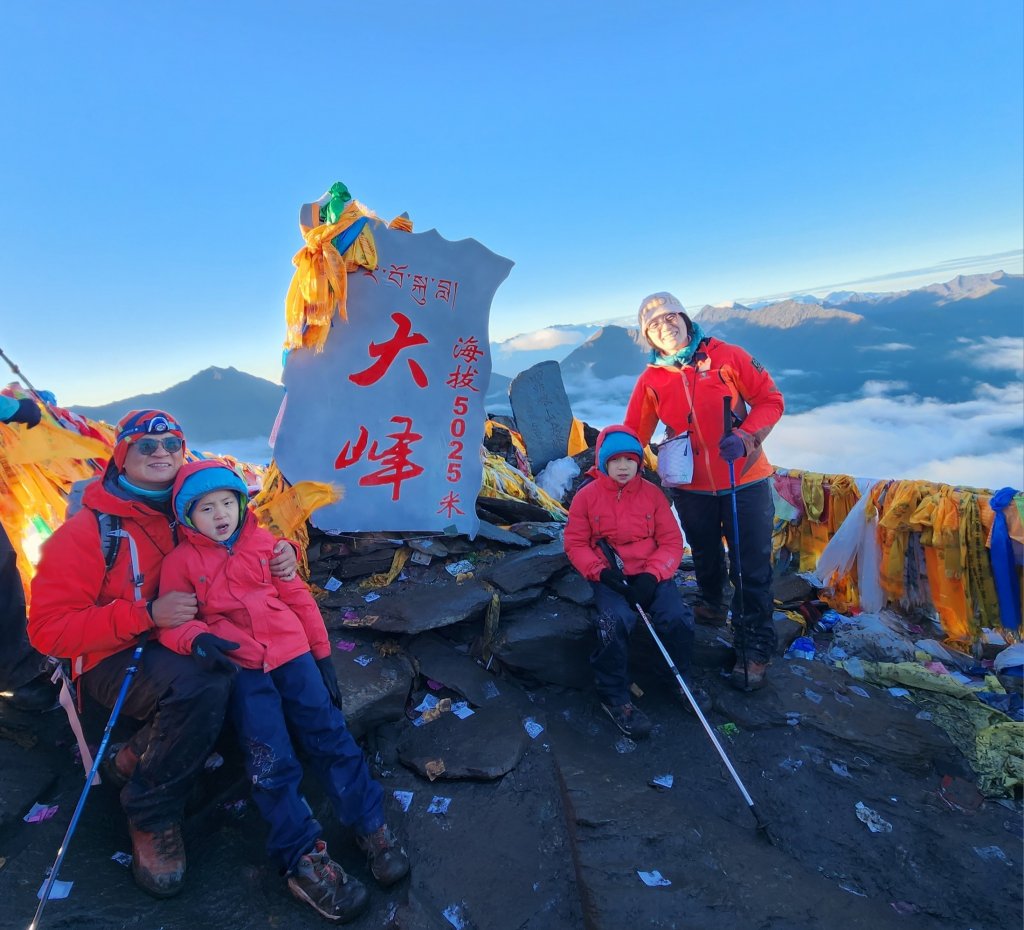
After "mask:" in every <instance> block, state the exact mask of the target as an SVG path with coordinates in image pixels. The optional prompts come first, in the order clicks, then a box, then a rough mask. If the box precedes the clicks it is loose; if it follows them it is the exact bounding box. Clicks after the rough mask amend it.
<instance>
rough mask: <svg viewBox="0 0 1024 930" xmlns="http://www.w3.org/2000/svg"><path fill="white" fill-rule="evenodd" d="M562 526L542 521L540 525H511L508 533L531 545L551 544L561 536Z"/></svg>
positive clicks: (526, 523)
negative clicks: (525, 540)
mask: <svg viewBox="0 0 1024 930" xmlns="http://www.w3.org/2000/svg"><path fill="white" fill-rule="evenodd" d="M562 526H563V525H562V524H561V523H550V522H543V521H542V522H540V523H530V522H525V523H513V524H512V526H510V527H509V531H510V532H512V533H518V534H519V535H520V536H522V537H523V538H524V539H528V540H530V542H532V543H546V542H551V540H553V539H558V538H559V537H560V536H561V535H562Z"/></svg>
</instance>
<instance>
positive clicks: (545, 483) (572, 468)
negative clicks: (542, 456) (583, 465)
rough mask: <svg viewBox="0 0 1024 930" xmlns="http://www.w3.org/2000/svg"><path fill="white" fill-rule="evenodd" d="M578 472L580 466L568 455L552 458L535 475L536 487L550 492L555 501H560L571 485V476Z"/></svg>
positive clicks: (547, 492) (546, 492) (573, 476)
mask: <svg viewBox="0 0 1024 930" xmlns="http://www.w3.org/2000/svg"><path fill="white" fill-rule="evenodd" d="M579 473H580V467H579V465H577V464H576V461H575V459H573V458H571V457H569V456H566V457H565V458H562V459H552V461H550V462H548V463H547V465H545V466H544V470H543V471H542V472H541V473H540V474H539V475H537V478H536V481H537V487H539V488H540V489H541V490H542V491H543V492H544V493H545V494H550V495H551V496H552V497H553V498H554V499H555V500H556V501H560V500H562V498H563V497H565V493H566V491H568V490H569V488H571V487H572V481H573V478H575V477H576V476H577V475H578V474H579Z"/></svg>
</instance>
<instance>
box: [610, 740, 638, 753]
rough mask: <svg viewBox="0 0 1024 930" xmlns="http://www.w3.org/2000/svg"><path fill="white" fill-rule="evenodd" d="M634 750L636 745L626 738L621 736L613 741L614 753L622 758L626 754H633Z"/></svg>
mask: <svg viewBox="0 0 1024 930" xmlns="http://www.w3.org/2000/svg"><path fill="white" fill-rule="evenodd" d="M635 749H636V743H634V742H633V740H631V739H630V738H629V737H628V736H621V737H619V738H618V739H617V740H616V741H615V751H616V752H617V753H618V754H619V755H620V756H624V755H625V754H626V753H627V752H633V751H634V750H635Z"/></svg>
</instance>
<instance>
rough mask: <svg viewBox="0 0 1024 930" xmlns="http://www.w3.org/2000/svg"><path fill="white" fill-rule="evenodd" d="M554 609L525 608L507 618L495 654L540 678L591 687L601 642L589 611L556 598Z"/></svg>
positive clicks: (502, 625) (561, 683)
mask: <svg viewBox="0 0 1024 930" xmlns="http://www.w3.org/2000/svg"><path fill="white" fill-rule="evenodd" d="M551 603H552V605H553V609H525V610H518V611H514V612H512V613H510V614H509V615H508V616H506V617H503V619H502V622H501V625H500V627H499V629H498V637H497V639H496V641H495V643H494V645H493V647H492V651H493V653H494V654H495V655H496V656H497V657H498V658H499V659H500V660H501V661H502V662H503V663H504V664H505V665H507V666H508V667H509V668H511V669H513V670H515V671H517V672H520V673H525V674H526V675H528V676H530V677H532V678H534V679H537V680H538V681H544V682H549V683H551V684H556V685H564V686H566V687H570V688H587V687H589V686H590V684H591V681H592V677H593V676H592V673H591V670H590V659H589V657H590V655H591V653H593V651H594V648H595V647H596V645H597V640H596V636H595V634H594V629H593V624H592V623H591V622H590V619H589V616H588V611H587V610H586V609H585V608H583V607H580V606H579V605H577V604H571V603H567V602H564V601H552V602H551Z"/></svg>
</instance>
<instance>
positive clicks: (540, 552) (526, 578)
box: [484, 539, 569, 593]
mask: <svg viewBox="0 0 1024 930" xmlns="http://www.w3.org/2000/svg"><path fill="white" fill-rule="evenodd" d="M568 564H569V559H568V558H567V557H566V554H565V549H564V548H563V546H562V540H560V539H559V540H557V541H555V542H550V543H548V544H547V545H545V546H531V547H530V548H529V549H527V550H526V551H525V552H515V553H513V554H511V555H508V556H506V557H505V558H504V559H502V560H501V561H500V562H497V563H496V564H494V565H492V566H491V567H490V568H489V569H487V570H486V571H485V572H484V578H485V579H486V580H487V581H490V582H491V583H492V584H496V585H497V586H498V587H499V588H501V590H502V591H505V592H506V593H512V592H513V591H521V590H522V589H523V588H529V587H533V586H535V585H542V584H545V583H546V582H547V581H548V579H549V578H551V576H552V575H554V574H555V573H556V572H560V571H561V570H562V569H563V568H565V567H566V566H567V565H568Z"/></svg>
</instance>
